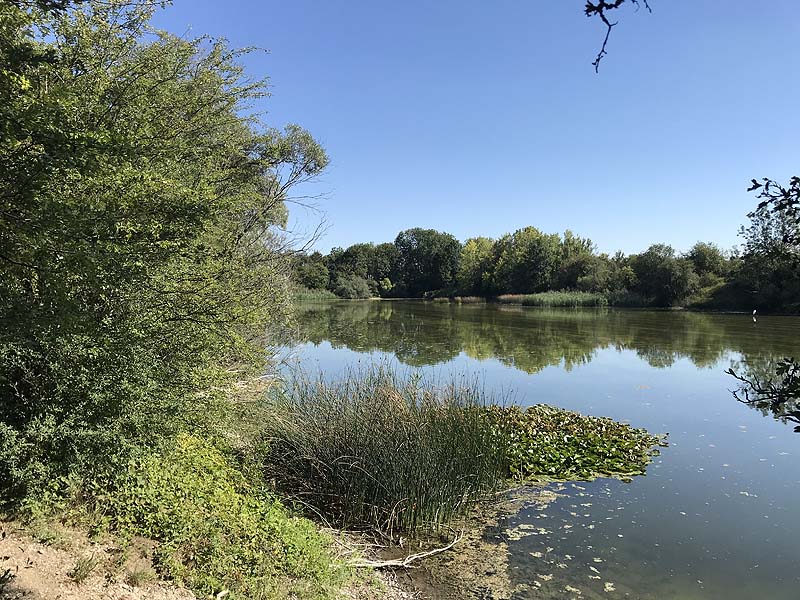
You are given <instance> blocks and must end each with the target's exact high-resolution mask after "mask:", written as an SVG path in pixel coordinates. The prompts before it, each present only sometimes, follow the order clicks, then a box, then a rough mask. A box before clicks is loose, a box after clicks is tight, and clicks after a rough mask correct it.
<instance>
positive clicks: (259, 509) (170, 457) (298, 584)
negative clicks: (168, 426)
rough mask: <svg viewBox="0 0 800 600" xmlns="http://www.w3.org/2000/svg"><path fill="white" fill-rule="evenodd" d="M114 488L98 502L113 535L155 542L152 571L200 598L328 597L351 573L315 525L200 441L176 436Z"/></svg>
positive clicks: (137, 464)
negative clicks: (173, 440) (142, 538)
mask: <svg viewBox="0 0 800 600" xmlns="http://www.w3.org/2000/svg"><path fill="white" fill-rule="evenodd" d="M118 483H119V485H118V486H117V488H116V490H115V491H114V492H113V493H112V494H110V496H109V497H107V498H105V499H104V501H103V503H102V504H103V507H104V508H105V509H106V510H107V511H108V516H109V517H110V522H111V526H112V527H113V529H114V530H115V531H117V532H119V533H120V534H121V535H123V536H127V537H133V536H144V537H146V538H149V539H152V540H154V541H156V542H157V543H158V546H157V548H156V550H155V553H154V558H153V563H154V567H155V568H156V569H157V571H158V572H159V573H160V574H161V575H163V576H164V577H166V578H168V579H173V580H176V581H177V582H179V583H184V584H186V585H187V586H188V587H190V588H191V589H192V590H194V591H195V592H196V593H197V594H198V595H200V596H202V597H205V596H208V595H215V594H219V593H221V592H225V591H227V592H228V593H229V595H227V596H226V597H227V598H229V600H234V599H243V598H248V599H249V598H290V597H301V598H332V597H335V594H336V590H337V589H338V588H339V587H340V586H341V584H342V583H343V582H344V581H346V579H347V577H348V576H349V574H348V572H347V570H346V569H345V568H344V566H343V565H342V564H341V563H340V562H339V561H338V560H337V558H336V557H335V555H334V550H333V546H332V540H331V539H330V538H329V537H327V536H326V535H324V534H322V533H320V532H319V530H318V528H317V527H316V525H314V523H312V522H311V521H309V520H308V519H305V518H302V517H299V516H297V515H296V514H294V513H293V512H292V511H290V510H289V509H287V508H286V507H285V506H284V505H283V504H281V502H279V501H278V500H277V499H276V498H275V497H274V496H272V495H271V494H269V493H268V492H267V491H265V489H263V488H261V487H259V486H257V485H254V484H253V483H252V481H250V480H248V479H247V478H246V477H245V476H244V475H243V473H242V471H241V470H240V469H239V468H237V466H236V465H234V464H232V462H231V461H230V459H229V458H228V457H227V456H226V455H225V454H223V453H222V452H221V451H219V450H218V449H217V448H215V447H214V446H213V445H211V444H209V443H208V442H206V441H204V440H202V439H199V438H197V437H194V436H190V435H186V434H183V435H181V436H179V437H178V439H177V440H175V444H174V446H173V447H172V448H171V449H170V450H169V451H167V452H164V453H158V454H150V455H148V456H145V457H143V458H141V459H139V460H137V461H135V462H132V463H131V464H130V465H129V467H128V470H127V472H126V473H125V474H124V475H123V476H122V478H121V480H120V481H119V482H118Z"/></svg>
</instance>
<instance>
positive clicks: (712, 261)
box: [686, 242, 728, 277]
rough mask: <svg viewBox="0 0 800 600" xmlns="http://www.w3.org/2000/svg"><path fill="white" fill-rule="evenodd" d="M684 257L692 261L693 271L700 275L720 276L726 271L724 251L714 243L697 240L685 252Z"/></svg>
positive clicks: (726, 264)
mask: <svg viewBox="0 0 800 600" xmlns="http://www.w3.org/2000/svg"><path fill="white" fill-rule="evenodd" d="M686 258H688V259H689V260H690V261H691V262H692V265H694V270H695V272H696V273H697V274H698V275H700V276H701V277H702V276H703V275H707V274H711V275H717V276H722V275H725V272H726V271H727V267H728V261H727V258H726V256H725V253H724V252H723V251H722V250H721V249H720V248H719V246H717V245H716V244H709V243H707V242H697V243H696V244H695V245H694V246H692V247H691V249H690V250H689V252H687V253H686Z"/></svg>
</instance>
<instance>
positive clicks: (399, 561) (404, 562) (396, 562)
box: [347, 532, 464, 569]
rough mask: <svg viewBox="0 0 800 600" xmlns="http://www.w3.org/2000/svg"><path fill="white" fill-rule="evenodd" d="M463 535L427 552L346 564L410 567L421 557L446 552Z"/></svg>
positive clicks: (375, 566) (390, 567)
mask: <svg viewBox="0 0 800 600" xmlns="http://www.w3.org/2000/svg"><path fill="white" fill-rule="evenodd" d="M462 537H464V533H463V532H462V533H461V535H459V536H458V537H457V538H456V539H454V540H453V541H452V542H450V543H449V544H447V545H446V546H442V547H441V548H434V549H433V550H428V551H427V552H417V553H416V554H409V555H408V556H406V557H405V558H395V559H391V560H365V559H362V560H352V561H349V562H348V563H347V564H348V565H349V566H351V567H363V568H370V569H407V568H409V567H411V565H412V563H414V562H416V561H418V560H422V559H423V558H428V557H429V556H434V555H436V554H441V553H442V552H446V551H447V550H450V548H452V547H453V546H455V545H456V544H457V543H458V542H460V541H461V538H462Z"/></svg>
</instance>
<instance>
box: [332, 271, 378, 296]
mask: <svg viewBox="0 0 800 600" xmlns="http://www.w3.org/2000/svg"><path fill="white" fill-rule="evenodd" d="M333 291H334V293H335V294H336V295H337V296H338V297H339V298H350V299H365V298H371V297H372V290H371V289H370V286H369V282H368V281H367V280H366V279H364V278H363V277H359V276H358V275H350V276H343V277H339V279H338V280H337V281H336V285H335V286H334V290H333Z"/></svg>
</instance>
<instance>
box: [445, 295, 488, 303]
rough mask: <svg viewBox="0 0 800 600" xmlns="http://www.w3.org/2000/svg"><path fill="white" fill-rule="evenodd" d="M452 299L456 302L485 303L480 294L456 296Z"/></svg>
mask: <svg viewBox="0 0 800 600" xmlns="http://www.w3.org/2000/svg"><path fill="white" fill-rule="evenodd" d="M453 301H454V302H456V303H458V304H485V303H486V298H481V297H480V296H456V297H455V298H453Z"/></svg>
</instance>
